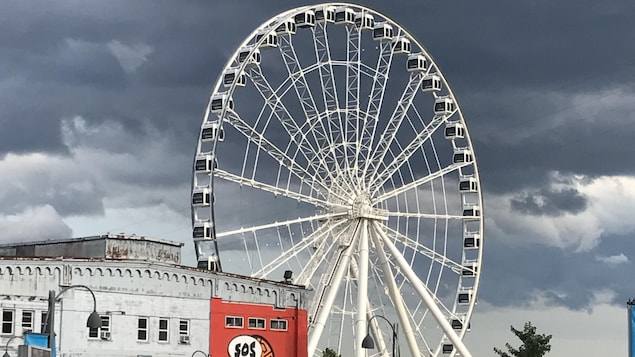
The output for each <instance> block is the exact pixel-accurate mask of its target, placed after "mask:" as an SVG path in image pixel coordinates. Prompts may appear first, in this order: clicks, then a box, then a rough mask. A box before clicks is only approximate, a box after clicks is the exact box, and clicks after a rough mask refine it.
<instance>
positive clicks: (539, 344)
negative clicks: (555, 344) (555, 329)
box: [494, 322, 551, 357]
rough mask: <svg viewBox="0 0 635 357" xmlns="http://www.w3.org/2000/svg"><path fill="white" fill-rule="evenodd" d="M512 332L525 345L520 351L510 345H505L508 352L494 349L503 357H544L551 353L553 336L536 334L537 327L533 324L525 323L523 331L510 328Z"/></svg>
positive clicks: (521, 346)
mask: <svg viewBox="0 0 635 357" xmlns="http://www.w3.org/2000/svg"><path fill="white" fill-rule="evenodd" d="M510 328H511V331H512V332H513V333H514V335H516V337H518V338H519V339H520V341H521V342H522V343H523V344H522V345H520V347H518V349H515V348H513V347H512V346H511V345H510V344H509V343H506V344H505V347H507V350H508V352H503V351H501V350H499V349H498V348H496V347H494V352H496V354H497V355H499V356H501V357H512V356H514V357H542V356H544V355H545V354H547V352H549V351H551V344H550V343H549V341H551V335H548V336H547V335H545V334H540V335H538V334H536V327H535V326H532V325H531V322H525V326H524V327H523V330H522V331H520V330H517V329H515V328H514V326H510Z"/></svg>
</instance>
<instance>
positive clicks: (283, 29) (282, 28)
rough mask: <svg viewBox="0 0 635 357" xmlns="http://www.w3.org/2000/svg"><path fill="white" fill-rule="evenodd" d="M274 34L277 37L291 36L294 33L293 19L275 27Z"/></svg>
mask: <svg viewBox="0 0 635 357" xmlns="http://www.w3.org/2000/svg"><path fill="white" fill-rule="evenodd" d="M276 32H277V33H278V34H279V35H293V34H294V33H295V19H293V18H288V19H284V20H282V21H281V22H280V24H279V25H278V27H276Z"/></svg>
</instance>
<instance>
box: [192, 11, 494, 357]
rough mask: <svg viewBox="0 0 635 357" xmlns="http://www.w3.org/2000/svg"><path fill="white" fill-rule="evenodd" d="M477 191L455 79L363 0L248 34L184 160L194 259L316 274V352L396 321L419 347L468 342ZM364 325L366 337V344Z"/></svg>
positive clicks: (349, 350) (345, 347)
mask: <svg viewBox="0 0 635 357" xmlns="http://www.w3.org/2000/svg"><path fill="white" fill-rule="evenodd" d="M482 203H483V201H482V196H481V191H480V182H479V176H478V169H477V165H476V158H475V156H474V152H473V149H472V143H471V140H470V136H469V134H468V131H467V127H466V123H465V120H464V118H463V115H462V114H461V111H460V109H459V106H458V103H457V101H456V98H455V97H454V95H453V94H452V91H451V90H450V87H449V85H448V82H447V81H446V79H445V78H444V76H443V74H442V73H441V71H440V69H439V67H438V66H437V64H436V63H435V62H434V60H433V59H432V57H431V56H430V54H429V53H428V52H427V51H426V49H425V48H424V47H423V46H422V45H421V44H420V43H419V41H418V40H417V39H416V38H415V37H413V36H412V35H411V34H410V33H408V32H407V31H406V30H405V29H404V28H403V27H401V26H400V25H399V24H398V23H396V22H395V21H393V20H391V19H390V18H388V17H386V16H385V15H383V14H381V13H378V12H376V11H374V10H372V9H369V8H366V7H363V6H359V5H353V4H346V3H329V4H320V5H314V6H303V7H298V8H295V9H292V10H289V11H286V12H284V13H281V14H279V15H277V16H275V17H273V18H271V19H270V20H268V21H266V22H265V23H263V24H262V25H261V26H259V27H258V28H257V29H256V30H254V31H253V32H252V33H251V34H250V35H249V36H247V38H246V39H245V41H244V42H243V43H242V44H241V45H240V46H239V47H238V49H237V50H236V51H235V52H234V53H233V54H232V55H231V57H230V58H229V61H228V62H227V64H226V67H225V68H224V69H223V72H222V73H221V75H220V76H219V79H218V80H217V82H216V85H215V86H214V90H213V92H212V95H211V97H210V101H209V104H208V106H207V109H206V111H205V115H204V118H203V123H202V125H201V129H200V136H199V141H198V145H197V150H196V156H195V159H194V168H193V183H192V225H193V239H194V243H195V247H196V252H197V257H198V261H199V266H202V267H209V268H210V269H216V270H220V269H221V266H222V270H224V271H229V272H234V273H242V274H246V275H250V276H254V277H259V278H266V279H271V280H281V279H282V277H283V274H285V272H286V274H289V272H292V274H293V275H292V278H291V279H292V281H293V283H295V284H300V285H305V286H307V287H308V288H309V289H311V290H310V293H309V299H310V300H309V302H308V316H309V336H308V349H309V356H320V355H321V352H322V351H323V350H324V349H326V348H327V347H328V348H331V349H332V350H335V351H337V352H338V353H341V354H342V355H346V356H351V355H353V354H354V355H355V356H366V355H367V354H368V355H382V356H388V355H390V354H391V353H390V350H391V340H392V338H393V336H394V335H395V334H394V332H395V333H396V335H397V336H398V342H397V346H395V350H399V351H401V350H404V351H408V352H410V354H411V355H412V356H444V355H461V356H470V353H469V352H468V351H467V349H466V348H465V346H464V345H463V343H462V342H461V341H462V338H463V336H464V335H465V334H466V332H467V331H469V329H470V323H469V320H470V317H471V314H472V310H473V307H474V305H475V302H476V293H477V289H478V282H479V277H480V266H481V258H482V249H483V215H482V207H483V206H482ZM287 277H288V276H287ZM375 317H380V318H375ZM382 318H383V320H387V321H388V323H387V322H385V321H381V320H382ZM391 322H392V323H391ZM367 335H368V336H371V337H372V340H373V342H374V343H373V345H374V347H375V348H374V349H365V348H362V347H361V346H362V343H363V342H365V341H364V339H365V337H366V336H367ZM393 341H394V340H393ZM366 342H368V341H366ZM365 347H369V346H368V345H367V344H365ZM393 352H394V350H393Z"/></svg>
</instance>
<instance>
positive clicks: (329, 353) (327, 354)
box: [322, 348, 342, 357]
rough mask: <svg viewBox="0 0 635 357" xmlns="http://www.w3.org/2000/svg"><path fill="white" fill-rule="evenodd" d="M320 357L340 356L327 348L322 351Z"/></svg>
mask: <svg viewBox="0 0 635 357" xmlns="http://www.w3.org/2000/svg"><path fill="white" fill-rule="evenodd" d="M322 357H342V355H338V354H337V352H335V351H333V350H332V349H330V348H327V349H325V350H324V351H322Z"/></svg>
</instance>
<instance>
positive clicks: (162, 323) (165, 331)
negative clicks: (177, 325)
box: [159, 319, 170, 342]
mask: <svg viewBox="0 0 635 357" xmlns="http://www.w3.org/2000/svg"><path fill="white" fill-rule="evenodd" d="M169 336H170V320H168V319H159V342H168V341H169V340H170V339H169Z"/></svg>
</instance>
